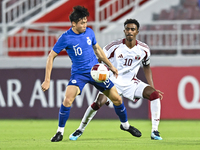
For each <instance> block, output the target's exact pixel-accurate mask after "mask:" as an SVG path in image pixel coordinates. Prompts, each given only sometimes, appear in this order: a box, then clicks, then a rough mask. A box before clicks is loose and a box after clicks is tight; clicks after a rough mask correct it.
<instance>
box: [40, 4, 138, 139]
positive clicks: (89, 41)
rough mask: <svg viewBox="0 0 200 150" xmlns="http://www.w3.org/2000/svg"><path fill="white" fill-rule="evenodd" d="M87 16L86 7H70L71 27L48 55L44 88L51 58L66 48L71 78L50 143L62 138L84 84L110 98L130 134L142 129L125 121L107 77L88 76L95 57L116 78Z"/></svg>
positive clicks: (50, 68)
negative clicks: (76, 98) (98, 80)
mask: <svg viewBox="0 0 200 150" xmlns="http://www.w3.org/2000/svg"><path fill="white" fill-rule="evenodd" d="M88 16H89V12H88V10H87V9H86V8H85V7H82V6H76V7H74V8H73V12H72V13H71V14H70V16H69V18H70V21H71V24H72V27H71V28H70V29H69V30H67V31H66V32H64V33H63V34H62V35H61V36H60V38H59V39H58V41H57V42H56V44H55V45H54V47H53V49H52V50H51V52H50V53H49V56H48V58H47V63H46V70H45V80H44V82H43V83H42V85H41V87H42V90H43V91H46V90H48V89H49V86H50V77H51V71H52V67H53V60H54V59H55V58H56V56H57V55H58V53H60V52H61V51H62V50H63V49H65V50H66V51H67V53H68V55H69V57H70V58H71V60H72V68H71V77H70V81H69V83H68V86H67V88H66V91H65V97H64V100H63V103H62V104H61V107H60V110H59V118H58V129H57V132H56V134H55V135H54V136H53V137H52V138H51V142H59V141H62V139H63V133H64V128H65V124H66V122H67V120H68V118H69V114H70V110H71V105H72V103H73V101H74V99H75V97H76V96H77V95H80V94H81V92H82V90H83V88H84V86H85V84H87V83H90V84H92V85H93V86H95V87H96V88H97V89H98V90H99V91H101V92H103V93H104V94H105V95H107V96H108V97H109V98H110V99H111V101H112V102H113V104H114V105H113V106H114V109H115V112H116V114H117V115H118V117H119V119H120V121H121V126H123V128H125V131H128V132H129V133H131V134H132V135H133V136H136V137H140V136H141V132H140V131H139V130H138V129H136V128H134V127H133V126H131V125H130V124H129V123H128V117H127V112H126V108H125V106H124V103H123V102H122V98H121V97H120V95H119V94H118V92H117V89H116V87H115V86H114V84H113V83H112V81H110V80H109V79H108V80H107V83H106V84H104V83H97V82H95V81H94V80H93V79H92V77H91V75H90V70H91V68H92V67H93V66H94V65H96V64H97V63H98V59H97V58H96V56H97V57H98V58H99V59H100V60H101V61H103V62H104V63H105V64H107V66H108V67H109V68H110V70H111V71H112V72H113V73H114V74H115V76H116V77H117V74H118V71H117V69H116V68H115V67H114V66H113V65H112V63H111V62H110V61H109V60H108V58H107V57H106V55H105V53H104V52H103V50H102V49H101V47H100V46H99V45H98V43H97V41H96V38H95V35H94V32H93V30H92V29H90V28H88V27H87V17H88ZM95 54H96V55H95Z"/></svg>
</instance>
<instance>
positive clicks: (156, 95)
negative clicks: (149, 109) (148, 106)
mask: <svg viewBox="0 0 200 150" xmlns="http://www.w3.org/2000/svg"><path fill="white" fill-rule="evenodd" d="M158 98H159V93H158V92H157V91H154V92H153V93H151V95H150V97H149V100H150V101H153V100H155V99H158Z"/></svg>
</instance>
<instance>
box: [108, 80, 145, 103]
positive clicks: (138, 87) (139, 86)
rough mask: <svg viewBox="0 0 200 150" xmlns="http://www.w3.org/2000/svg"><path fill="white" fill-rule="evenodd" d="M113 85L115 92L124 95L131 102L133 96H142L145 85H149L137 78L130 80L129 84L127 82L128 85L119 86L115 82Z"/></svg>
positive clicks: (133, 98) (133, 99)
mask: <svg viewBox="0 0 200 150" xmlns="http://www.w3.org/2000/svg"><path fill="white" fill-rule="evenodd" d="M114 85H115V87H116V88H117V92H118V93H119V95H120V96H123V97H126V98H128V99H129V100H131V101H133V102H135V98H138V99H140V98H144V97H143V91H144V89H145V87H147V86H149V85H148V84H146V83H144V82H142V81H141V80H139V79H136V80H132V81H131V84H129V85H128V86H127V85H126V86H121V85H118V84H115V83H114ZM108 100H109V99H108Z"/></svg>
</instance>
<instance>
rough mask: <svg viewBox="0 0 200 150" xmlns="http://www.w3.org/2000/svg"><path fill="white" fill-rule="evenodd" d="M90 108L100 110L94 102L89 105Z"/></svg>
mask: <svg viewBox="0 0 200 150" xmlns="http://www.w3.org/2000/svg"><path fill="white" fill-rule="evenodd" d="M91 107H92V109H93V110H98V109H99V108H100V106H99V105H98V104H97V103H95V102H94V103H93V104H92V105H91Z"/></svg>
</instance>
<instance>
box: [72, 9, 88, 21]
mask: <svg viewBox="0 0 200 150" xmlns="http://www.w3.org/2000/svg"><path fill="white" fill-rule="evenodd" d="M88 16H89V12H88V10H87V8H85V7H83V6H75V7H73V12H71V14H70V15H69V20H70V21H71V22H75V23H78V22H79V21H80V20H81V19H83V18H85V17H88Z"/></svg>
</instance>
